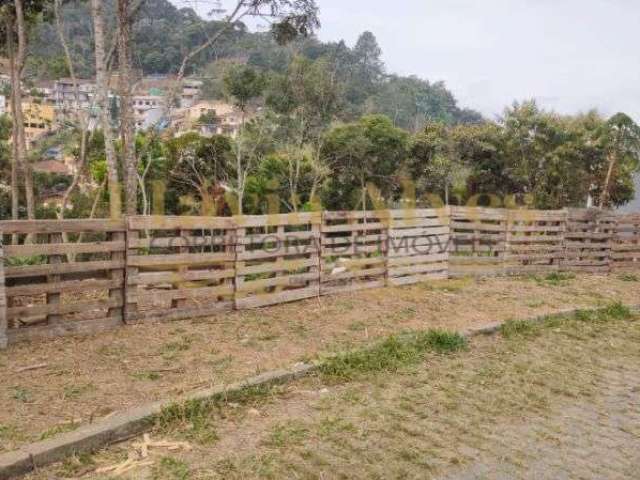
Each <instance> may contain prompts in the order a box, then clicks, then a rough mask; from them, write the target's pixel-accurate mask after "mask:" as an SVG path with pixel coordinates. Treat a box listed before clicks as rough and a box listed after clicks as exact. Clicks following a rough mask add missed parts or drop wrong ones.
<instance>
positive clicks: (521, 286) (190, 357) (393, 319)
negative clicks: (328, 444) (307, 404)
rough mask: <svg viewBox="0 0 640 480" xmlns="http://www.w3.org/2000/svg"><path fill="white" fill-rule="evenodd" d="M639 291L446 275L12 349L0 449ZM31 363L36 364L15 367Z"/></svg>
mask: <svg viewBox="0 0 640 480" xmlns="http://www.w3.org/2000/svg"><path fill="white" fill-rule="evenodd" d="M638 298H640V283H639V282H638V281H636V280H635V277H628V276H627V277H618V276H610V277H603V276H579V277H576V278H558V277H549V278H545V277H543V278H535V277H531V278H524V279H513V280H509V279H487V280H471V279H463V280H448V281H439V282H435V283H426V284H420V285H415V286H411V287H402V288H395V289H380V290H370V291H363V292H358V293H355V294H351V295H344V296H337V297H324V298H321V299H313V300H309V301H305V302H299V303H294V304H290V305H282V306H277V307H273V308H267V309H261V310H255V311H241V312H232V313H226V314H220V315H218V316H215V317H209V318H204V319H199V320H194V321H184V322H176V323H171V324H155V325H153V324H148V325H138V326H130V327H126V328H123V329H120V330H116V331H113V332H110V333H106V334H100V335H96V336H93V337H85V338H65V339H58V340H55V341H50V342H45V343H37V344H36V343H34V344H25V345H18V346H14V347H11V348H9V350H7V351H5V352H1V353H0V378H2V379H3V380H2V382H1V383H2V385H1V386H0V403H1V404H2V408H0V451H6V450H11V449H13V448H15V447H17V446H19V445H20V444H22V443H24V442H27V441H32V440H37V439H40V438H47V437H50V436H53V435H55V434H57V433H59V432H62V431H66V430H70V429H73V428H76V427H77V426H78V425H80V424H82V423H86V422H90V421H92V420H93V419H96V418H100V417H103V416H106V415H109V414H110V413H111V412H113V411H116V410H122V409H125V408H127V407H130V406H132V405H137V404H140V403H143V402H148V401H151V400H156V399H164V398H171V397H175V396H177V395H179V394H182V393H184V392H188V391H191V390H194V389H197V388H202V387H206V386H212V385H219V384H225V383H228V382H231V381H234V380H237V379H240V378H243V377H246V376H249V375H253V374H255V373H256V372H260V371H265V370H269V369H273V368H276V367H280V366H284V365H290V364H292V363H295V362H297V361H300V360H309V359H313V358H315V357H317V356H318V355H322V354H326V353H330V352H335V351H338V350H344V349H347V348H351V347H353V346H357V345H362V344H365V343H370V342H372V341H374V340H375V339H376V338H379V337H382V336H387V335H390V334H393V333H397V332H399V331H403V330H411V329H414V330H415V329H428V328H434V327H443V328H447V329H450V330H461V329H464V328H467V327H471V326H479V325H484V324H487V323H490V322H495V321H502V320H508V319H510V318H525V317H529V316H532V315H537V314H546V313H551V312H554V311H557V310H560V309H566V308H571V307H594V306H600V305H604V304H608V303H610V302H612V301H616V300H619V301H622V302H625V303H638ZM30 366H39V367H40V368H37V369H34V370H27V371H22V372H20V370H21V369H24V368H25V367H30ZM18 372H19V373H18Z"/></svg>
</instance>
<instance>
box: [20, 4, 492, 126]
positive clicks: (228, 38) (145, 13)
mask: <svg viewBox="0 0 640 480" xmlns="http://www.w3.org/2000/svg"><path fill="white" fill-rule="evenodd" d="M106 3H107V11H108V12H109V11H110V12H113V11H114V2H113V0H108V1H107V2H106ZM107 18H111V19H113V18H114V15H111V14H109V15H107ZM136 18H137V21H136V23H135V25H134V36H135V47H134V63H135V66H136V67H138V68H139V69H141V70H142V71H143V72H144V74H145V75H150V74H166V73H172V72H175V71H177V69H178V67H179V66H180V63H181V61H182V59H183V57H184V56H185V55H186V53H187V52H189V51H190V50H191V49H192V48H194V47H196V46H198V45H200V44H202V43H203V42H204V41H205V39H206V38H207V37H209V36H211V35H212V34H213V33H215V32H216V31H217V30H218V29H220V28H221V24H220V22H215V21H205V20H203V19H202V18H200V17H199V16H198V15H197V14H196V13H195V12H194V11H193V10H192V9H189V8H182V9H178V8H176V7H175V6H174V5H172V4H171V3H169V2H168V1H167V0H145V1H144V3H143V4H142V7H141V10H140V11H139V14H138V15H137V17H136ZM64 23H65V29H66V31H67V38H73V39H74V41H73V42H70V47H71V49H72V55H73V57H74V60H75V63H76V65H77V67H76V68H77V74H78V75H79V76H84V77H90V76H92V75H93V51H92V48H93V40H92V26H91V18H90V15H89V4H88V2H70V3H67V4H66V6H65V7H64ZM107 30H108V31H111V32H113V31H114V30H115V28H108V29H107ZM30 39H31V41H30V43H31V46H30V50H31V55H30V56H29V57H28V58H29V64H28V70H27V71H28V74H29V77H30V78H31V79H33V80H43V79H53V78H57V77H61V76H65V75H67V73H68V72H66V67H65V62H64V58H63V52H62V48H61V46H60V42H59V41H58V36H57V32H56V29H55V24H54V23H52V22H47V21H43V22H41V23H39V24H38V25H37V26H35V27H34V28H33V29H32V31H31V35H30ZM381 53H382V52H381V48H380V46H379V45H378V43H377V41H376V38H375V36H374V35H373V34H372V33H369V32H364V33H363V34H362V35H361V36H360V38H359V40H358V42H357V44H356V45H355V46H353V47H349V46H347V45H346V44H345V43H344V42H343V41H340V42H329V43H324V42H320V41H319V40H317V39H316V38H308V39H305V40H300V41H297V42H294V43H292V44H289V45H287V46H280V45H278V44H277V43H276V42H275V41H273V39H272V38H271V35H270V34H268V33H253V32H250V31H248V30H247V29H246V28H244V27H243V26H241V27H238V28H236V29H235V30H233V31H229V32H227V33H226V34H225V35H224V37H223V38H222V41H220V42H219V43H217V44H216V46H215V48H212V49H208V50H207V51H204V52H202V54H201V55H199V56H198V57H197V58H196V59H195V61H194V62H193V63H192V64H191V65H190V73H191V74H193V75H196V76H200V77H202V78H203V79H204V80H205V90H204V93H205V95H206V96H208V97H210V98H217V97H220V96H221V95H222V88H221V79H222V77H223V75H224V72H225V71H226V69H227V68H228V66H229V65H230V64H233V63H237V62H243V63H244V62H246V63H249V64H250V65H252V66H255V67H256V68H258V69H260V70H262V71H263V72H265V73H266V74H267V75H269V74H272V73H282V72H284V71H285V70H287V68H288V67H289V65H290V63H291V60H292V59H293V58H294V57H295V56H298V55H299V56H303V57H306V58H307V59H309V60H311V61H316V60H319V59H322V60H323V61H329V62H330V64H331V65H332V67H333V69H334V71H335V73H336V75H337V78H338V83H339V85H340V91H341V97H342V108H341V115H340V117H341V118H342V119H344V120H351V119H355V118H357V117H358V116H360V115H362V114H364V113H383V114H386V115H387V116H389V117H390V118H391V119H392V120H393V121H394V123H395V124H396V126H398V127H402V128H405V129H407V130H410V131H418V130H420V129H422V127H423V125H424V123H425V121H426V120H440V121H444V122H446V123H450V124H455V123H475V122H479V121H481V120H482V117H481V116H480V114H479V113H477V112H475V111H473V110H469V109H463V108H460V107H459V106H458V105H457V103H456V100H455V98H454V96H453V94H452V93H451V92H450V91H449V90H447V88H446V86H445V85H444V83H442V82H435V83H431V82H429V81H427V80H424V79H420V78H417V77H414V76H411V77H402V76H397V75H391V74H389V73H388V72H386V69H385V66H384V64H383V62H382V60H381Z"/></svg>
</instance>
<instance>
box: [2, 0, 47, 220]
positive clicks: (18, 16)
mask: <svg viewBox="0 0 640 480" xmlns="http://www.w3.org/2000/svg"><path fill="white" fill-rule="evenodd" d="M3 9H4V17H5V22H6V30H7V51H8V54H9V70H10V77H11V80H10V83H11V109H12V114H13V122H14V128H13V157H14V167H13V168H14V170H13V171H12V174H11V178H12V184H13V185H12V208H11V214H12V218H18V205H19V200H18V198H19V196H18V192H19V188H18V181H19V180H18V171H22V174H23V178H24V186H25V197H26V201H27V217H28V218H29V219H33V218H35V195H34V189H33V172H32V169H31V165H30V163H29V162H28V161H27V142H26V136H25V129H24V113H23V110H22V75H23V71H24V67H25V60H26V52H27V18H26V17H27V15H31V14H32V13H36V12H37V11H39V10H40V9H41V5H40V4H39V3H38V2H35V1H31V0H29V1H28V2H27V3H25V2H24V0H14V2H13V8H11V5H10V4H8V3H7V4H5V5H4V6H3ZM16 37H17V46H16V45H15V41H14V39H15V38H16Z"/></svg>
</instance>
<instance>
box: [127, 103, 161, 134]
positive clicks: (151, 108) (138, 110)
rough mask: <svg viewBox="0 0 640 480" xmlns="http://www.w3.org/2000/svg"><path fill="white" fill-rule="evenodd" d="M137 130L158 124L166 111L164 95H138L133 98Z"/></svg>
mask: <svg viewBox="0 0 640 480" xmlns="http://www.w3.org/2000/svg"><path fill="white" fill-rule="evenodd" d="M132 103H133V112H134V119H135V123H136V130H146V129H148V128H151V127H153V126H154V125H157V124H158V122H160V120H161V119H162V116H163V112H164V97H162V96H159V95H136V96H134V97H133V99H132Z"/></svg>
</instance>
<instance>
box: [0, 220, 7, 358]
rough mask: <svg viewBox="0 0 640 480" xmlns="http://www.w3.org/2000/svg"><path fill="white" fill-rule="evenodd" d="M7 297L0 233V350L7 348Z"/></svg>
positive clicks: (0, 233)
mask: <svg viewBox="0 0 640 480" xmlns="http://www.w3.org/2000/svg"><path fill="white" fill-rule="evenodd" d="M7 329H8V324H7V295H6V291H5V286H4V249H3V246H2V232H0V349H3V348H7V343H8V340H7Z"/></svg>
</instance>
